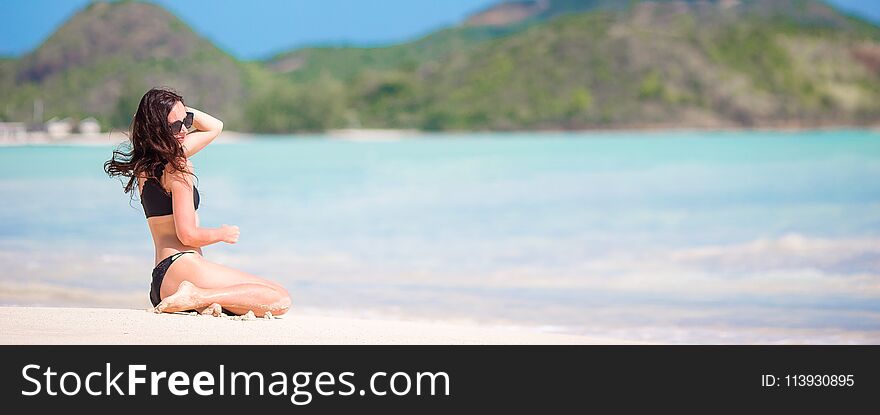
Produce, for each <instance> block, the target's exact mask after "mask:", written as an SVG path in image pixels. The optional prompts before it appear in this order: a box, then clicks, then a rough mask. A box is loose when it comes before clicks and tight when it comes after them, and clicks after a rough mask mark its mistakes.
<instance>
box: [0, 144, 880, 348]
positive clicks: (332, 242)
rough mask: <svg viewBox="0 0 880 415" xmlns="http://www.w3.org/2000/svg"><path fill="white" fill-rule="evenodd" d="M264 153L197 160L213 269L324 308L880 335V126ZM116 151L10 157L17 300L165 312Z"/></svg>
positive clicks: (830, 338) (563, 323) (650, 336)
mask: <svg viewBox="0 0 880 415" xmlns="http://www.w3.org/2000/svg"><path fill="white" fill-rule="evenodd" d="M298 138H299V139H293V138H292V137H277V136H275V137H259V139H256V140H244V141H240V142H234V143H233V142H227V143H224V142H223V137H222V136H221V138H220V139H218V142H216V143H214V144H212V145H211V146H209V147H208V148H207V149H205V150H204V151H203V152H202V153H199V154H198V155H196V156H195V157H194V158H193V162H194V164H195V166H196V173H197V175H198V177H199V181H198V183H197V186H198V188H199V192H200V195H201V203H202V204H201V207H200V209H199V215H200V219H201V223H202V226H219V225H221V224H223V223H228V224H236V225H239V226H240V227H241V239H240V241H239V243H238V244H236V245H226V244H217V245H211V246H208V247H205V248H204V253H205V256H206V257H207V258H208V259H212V260H215V261H217V262H220V263H224V264H227V265H230V266H234V267H237V268H240V269H243V270H245V271H248V272H251V273H254V274H258V275H262V276H265V277H268V278H272V279H275V280H279V281H280V282H282V283H283V284H284V285H285V286H286V287H288V289H289V291H290V292H291V294H292V296H293V300H294V304H295V307H299V309H300V310H302V312H320V313H325V314H327V313H338V314H343V315H361V316H363V315H366V316H375V315H378V316H387V317H393V318H407V319H409V318H413V319H444V320H469V321H476V322H481V323H487V324H501V325H508V324H510V325H525V326H534V327H537V328H540V329H542V330H547V331H563V332H574V333H582V334H589V335H594V336H610V337H614V338H624V339H632V340H640V339H641V340H650V341H660V342H666V343H757V342H760V343H773V342H807V343H880V301H878V300H880V181H878V180H877V179H878V178H880V133H877V132H869V131H827V132H802V133H762V132H744V133H733V132H729V133H721V132H717V133H705V132H683V133H602V134H597V133H592V134H532V133H522V134H481V135H473V136H466V135H448V136H447V135H429V136H422V137H420V138H413V139H405V140H374V141H350V140H333V139H321V138H316V137H298ZM111 149H112V147H111V146H109V145H107V146H23V147H0V199H2V200H3V203H2V204H0V263H2V265H3V269H2V270H0V288H2V291H0V293H2V294H0V303H2V304H33V305H36V304H39V305H89V306H129V307H147V306H149V303H148V300H147V291H148V284H149V282H150V278H149V276H150V271H151V269H152V264H153V246H152V241H151V239H150V235H149V230H148V228H147V226H146V221H145V219H144V215H143V211H142V210H141V206H140V203H139V201H138V200H137V199H135V200H134V201H130V200H129V196H128V195H125V194H124V193H122V190H121V189H122V185H121V184H120V182H119V181H118V180H115V179H110V178H108V177H107V176H106V175H105V174H104V173H103V171H102V164H103V162H104V161H105V160H106V159H107V158H109V156H110V151H111Z"/></svg>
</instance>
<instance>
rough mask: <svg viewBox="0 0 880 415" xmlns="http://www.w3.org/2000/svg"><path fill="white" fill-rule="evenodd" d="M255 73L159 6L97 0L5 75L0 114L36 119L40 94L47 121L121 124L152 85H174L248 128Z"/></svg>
mask: <svg viewBox="0 0 880 415" xmlns="http://www.w3.org/2000/svg"><path fill="white" fill-rule="evenodd" d="M254 70H255V69H252V68H248V67H247V65H243V64H242V63H240V62H238V61H236V59H234V58H233V57H231V56H229V55H228V54H226V53H224V52H223V51H221V50H219V49H218V48H216V47H215V46H214V45H213V44H212V43H211V42H209V41H207V40H205V39H203V38H201V37H200V36H198V35H196V34H195V33H193V31H192V30H191V29H190V28H189V26H187V25H186V24H184V23H183V22H181V21H180V20H179V19H178V18H176V17H175V16H174V15H172V14H171V13H169V12H168V11H166V10H165V9H163V8H161V7H159V6H156V5H152V4H147V3H136V2H121V3H93V4H91V5H89V6H88V7H87V8H85V9H83V10H81V11H80V12H79V13H77V14H76V15H74V16H73V17H72V18H70V20H68V21H67V22H65V24H64V25H62V26H61V27H60V28H59V29H58V30H57V31H56V32H55V33H54V34H52V36H50V37H49V38H48V39H47V40H46V41H45V42H44V43H43V44H42V45H40V47H39V48H38V49H36V50H35V51H33V52H31V53H30V54H27V55H25V56H24V57H22V58H21V59H20V60H18V61H17V62H14V63H11V64H10V65H8V66H7V67H6V68H5V69H4V70H2V72H0V74H4V73H5V75H0V76H3V77H2V78H0V91H2V96H3V97H4V101H5V104H6V105H5V108H0V111H2V110H4V109H5V113H4V114H3V117H4V118H8V119H18V120H30V119H31V116H32V114H31V111H32V108H33V101H34V100H35V99H41V100H42V102H43V104H44V108H45V110H44V111H45V117H44V118H46V119H48V118H50V117H53V116H59V117H65V116H73V117H85V116H96V118H98V119H99V121H101V123H102V124H103V125H105V126H106V125H113V126H115V127H117V128H121V127H124V126H127V124H128V122H129V120H130V118H131V115H132V114H133V113H134V111H135V110H136V108H137V103H138V101H139V100H140V97H141V95H143V93H144V92H145V91H146V90H147V89H149V88H150V87H152V86H155V85H169V86H172V87H174V88H175V89H177V90H178V91H180V92H182V93H183V95H184V96H185V97H186V98H187V103H188V104H193V105H198V106H201V107H203V108H205V110H207V111H214V112H217V113H220V114H224V116H225V118H224V121H227V120H228V121H227V122H228V123H229V124H228V125H230V126H231V127H242V124H241V121H242V119H241V110H240V108H238V107H239V105H240V103H241V102H242V101H243V100H246V99H247V97H248V93H247V84H248V79H249V74H250V73H251V72H252V71H254ZM257 71H262V69H261V68H260V69H257Z"/></svg>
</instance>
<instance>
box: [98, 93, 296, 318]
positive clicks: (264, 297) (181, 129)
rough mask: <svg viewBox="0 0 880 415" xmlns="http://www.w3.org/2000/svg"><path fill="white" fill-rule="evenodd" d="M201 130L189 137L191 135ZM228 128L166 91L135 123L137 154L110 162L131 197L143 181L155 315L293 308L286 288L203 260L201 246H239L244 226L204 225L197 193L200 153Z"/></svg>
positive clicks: (145, 104) (148, 99) (150, 99)
mask: <svg viewBox="0 0 880 415" xmlns="http://www.w3.org/2000/svg"><path fill="white" fill-rule="evenodd" d="M190 127H194V131H193V132H190V133H188V129H189V128H190ZM222 129H223V123H222V122H221V121H220V120H218V119H216V118H214V117H212V116H210V115H208V114H206V113H204V112H201V111H198V110H196V109H193V108H189V107H186V106H184V103H183V97H181V96H180V95H178V94H177V93H175V92H173V91H171V90H168V89H163V88H154V89H151V90H149V91H148V92H147V93H146V94H144V96H143V98H141V102H140V104H139V105H138V109H137V113H136V114H135V116H134V120H132V123H131V131H130V136H129V138H130V140H131V142H130V145H131V147H130V149H129V150H130V151H129V152H124V151H120V150H116V151H114V152H113V157H112V158H111V159H110V160H108V161H107V162H106V163H104V170H105V171H106V172H107V174H108V175H110V176H111V177H112V176H125V177H128V178H129V180H128V183H127V184H126V186H125V189H124V190H125V192H126V193H128V192H131V191H132V190H133V188H134V184H135V180H137V188H138V189H140V196H141V204H142V205H143V207H144V214H145V215H146V216H147V225H148V226H149V228H150V233H151V234H152V236H153V243H154V245H155V247H156V257H155V263H156V267H155V268H154V269H153V282H152V285H151V290H150V301H151V302H152V303H153V306H154V307H155V309H154V310H155V312H157V313H162V312H167V313H172V312H175V311H185V310H196V311H199V312H201V313H202V314H210V315H214V316H219V315H220V313H221V310H228V311H229V312H231V313H235V314H245V313H247V312H248V311H253V312H254V314H255V315H257V316H264V315H265V314H267V313H271V314H272V315H276V316H277V315H281V314H284V313H286V312H287V310H288V309H289V308H290V295H289V294H288V293H287V290H285V289H284V287H282V286H281V285H279V284H276V283H274V282H271V281H268V280H265V279H263V278H260V277H257V276H254V275H250V274H247V273H244V272H241V271H238V270H235V269H232V268H229V267H225V266H223V265H219V264H215V263H213V262H210V261H208V260H206V259H205V258H204V257H203V256H202V249H201V248H202V247H203V246H206V245H211V244H214V243H217V242H226V243H230V244H234V243H236V242H237V241H238V235H239V230H238V227H237V226H227V225H223V226H221V227H220V228H203V227H200V226H199V216H198V213H197V212H196V209H198V206H199V194H198V189H197V188H195V187H194V186H193V181H192V178H193V177H194V174H193V165H192V163H191V162H190V161H189V159H190V157H192V155H193V154H195V153H197V152H198V151H199V150H201V149H203V148H205V146H207V145H208V144H209V143H210V142H211V141H212V140H213V139H214V138H215V137H217V135H218V134H220V131H221V130H222Z"/></svg>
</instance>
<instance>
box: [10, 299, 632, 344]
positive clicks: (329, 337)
mask: <svg viewBox="0 0 880 415" xmlns="http://www.w3.org/2000/svg"><path fill="white" fill-rule="evenodd" d="M629 343H631V342H627V341H620V340H615V339H605V338H594V337H585V336H574V335H563V334H555V333H545V332H540V331H537V330H531V329H527V328H506V327H491V326H482V325H476V324H473V325H471V324H461V323H446V322H418V321H394V320H375V319H358V318H341V317H322V316H314V315H298V314H296V313H293V312H291V313H289V315H284V316H281V317H280V318H276V319H272V320H267V319H262V318H258V319H254V320H247V321H240V320H233V319H231V318H223V317H210V316H202V315H189V314H184V313H175V314H154V313H151V312H149V311H147V310H146V309H142V310H133V309H111V308H58V307H0V344H7V345H9V344H137V345H162V344H168V345H176V344H248V345H264V344H266V345H275V344H444V345H445V344H629Z"/></svg>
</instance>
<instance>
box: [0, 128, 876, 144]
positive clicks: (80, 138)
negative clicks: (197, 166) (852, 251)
mask: <svg viewBox="0 0 880 415" xmlns="http://www.w3.org/2000/svg"><path fill="white" fill-rule="evenodd" d="M819 131H821V132H832V131H870V132H880V124H877V125H845V124H841V125H834V124H829V125H814V126H798V125H782V126H755V127H734V126H713V127H709V126H682V127H677V126H673V125H627V126H617V127H608V128H589V129H533V130H444V131H425V130H417V129H384V128H383V129H378V128H377V129H370V128H344V129H330V130H326V131H323V132H311V133H309V132H293V133H288V134H264V133H250V132H241V131H223V132H222V133H221V135H220V136H219V137H218V138H217V139H216V141H215V143H216V142H225V141H231V142H242V141H253V140H260V139H264V138H272V137H296V138H308V139H316V138H317V139H329V140H350V141H372V140H388V139H391V140H405V139H408V138H424V137H438V136H450V137H454V136H463V135H493V134H513V135H522V134H572V135H576V134H590V133H600V134H606V133H621V134H626V133H657V134H663V133H690V132H706V133H731V132H732V133H736V132H756V133H764V132H766V133H798V132H819ZM126 140H128V136H127V135H126V133H124V132H121V131H112V132H104V133H100V134H70V135H67V136H64V137H56V138H52V137H49V136H48V135H47V134H45V133H29V134H28V135H27V136H26V137H24V138H21V139H16V140H9V139H5V140H0V147H11V146H28V145H113V146H116V145H119V144H121V143H122V142H124V141H126Z"/></svg>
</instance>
